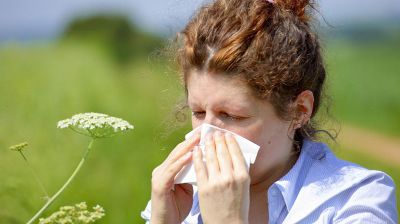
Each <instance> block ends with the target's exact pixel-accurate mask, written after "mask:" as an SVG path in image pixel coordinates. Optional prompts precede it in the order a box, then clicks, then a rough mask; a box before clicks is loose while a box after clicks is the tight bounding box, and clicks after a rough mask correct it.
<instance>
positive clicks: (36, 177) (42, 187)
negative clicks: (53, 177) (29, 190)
mask: <svg viewBox="0 0 400 224" xmlns="http://www.w3.org/2000/svg"><path fill="white" fill-rule="evenodd" d="M19 153H20V154H21V156H22V158H24V160H25V163H26V165H27V166H28V168H29V170H30V171H31V173H32V175H33V177H34V178H35V180H36V182H37V183H38V184H39V186H40V188H41V189H42V191H43V193H44V194H45V196H46V200H48V199H49V198H50V196H49V194H48V193H47V191H46V188H45V187H44V185H43V183H42V181H40V179H39V177H38V175H37V174H36V172H35V170H34V169H33V168H32V166H31V165H30V164H29V162H28V159H27V158H26V157H25V155H24V153H23V152H22V150H21V151H19Z"/></svg>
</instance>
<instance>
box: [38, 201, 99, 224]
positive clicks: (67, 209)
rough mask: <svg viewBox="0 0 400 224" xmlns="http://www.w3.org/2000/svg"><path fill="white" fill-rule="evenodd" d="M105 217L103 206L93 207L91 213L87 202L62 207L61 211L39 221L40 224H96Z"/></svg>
mask: <svg viewBox="0 0 400 224" xmlns="http://www.w3.org/2000/svg"><path fill="white" fill-rule="evenodd" d="M104 215H105V213H104V209H103V208H102V207H101V206H99V205H96V206H95V207H93V211H89V210H87V205H86V202H81V203H78V204H76V205H74V206H64V207H61V208H60V210H59V211H57V212H54V213H53V214H51V215H50V216H49V217H47V218H41V219H39V224H63V223H65V224H76V223H94V222H96V221H97V220H99V219H101V218H103V216H104Z"/></svg>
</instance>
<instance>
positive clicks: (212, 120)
mask: <svg viewBox="0 0 400 224" xmlns="http://www.w3.org/2000/svg"><path fill="white" fill-rule="evenodd" d="M203 123H207V124H211V125H214V126H217V127H221V128H222V124H221V121H220V120H219V119H218V118H217V117H216V116H215V114H213V113H212V112H206V117H205V118H204V121H203Z"/></svg>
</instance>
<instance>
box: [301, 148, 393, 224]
mask: <svg viewBox="0 0 400 224" xmlns="http://www.w3.org/2000/svg"><path fill="white" fill-rule="evenodd" d="M307 144H308V147H307V148H305V150H307V151H306V152H304V153H306V154H307V155H305V157H306V158H305V159H304V164H303V167H304V169H305V170H306V172H307V174H306V175H305V178H304V182H303V183H302V187H301V189H300V191H299V193H298V196H297V199H296V201H300V202H301V203H297V204H298V205H297V206H301V207H303V208H301V209H300V210H303V211H302V212H303V214H305V213H308V214H310V213H312V212H315V211H319V212H322V210H323V209H325V208H330V209H331V210H332V213H331V219H332V221H335V222H351V221H350V220H361V219H362V217H364V218H365V219H366V220H370V221H372V220H380V223H382V222H384V223H397V208H396V199H395V184H394V182H393V180H392V178H391V177H390V176H388V175H387V174H386V173H384V172H381V171H377V170H369V169H366V168H364V167H362V166H360V165H357V164H354V163H351V162H348V161H344V160H341V159H339V158H337V157H336V156H335V155H334V154H333V153H332V152H331V150H330V149H329V147H328V146H327V145H326V144H324V143H319V142H309V143H307ZM295 204H296V203H295ZM364 223H368V222H364Z"/></svg>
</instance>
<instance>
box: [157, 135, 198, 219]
mask: <svg viewBox="0 0 400 224" xmlns="http://www.w3.org/2000/svg"><path fill="white" fill-rule="evenodd" d="M199 139H200V134H199V133H195V134H194V135H193V136H192V137H191V138H189V139H187V140H186V141H184V142H182V143H180V144H178V145H177V146H176V147H175V148H174V150H172V152H171V153H170V154H169V155H168V157H167V158H166V159H165V161H164V162H163V163H162V164H161V165H159V166H158V167H156V168H155V169H154V170H153V173H152V178H151V220H150V222H151V224H159V223H162V224H167V223H171V224H177V223H181V222H182V221H183V220H184V219H185V218H186V216H187V215H188V214H189V212H190V210H191V208H192V203H193V187H192V185H190V184H179V185H175V186H174V178H175V176H176V175H177V174H178V172H179V171H180V170H181V169H182V168H183V166H185V165H186V164H187V163H188V162H190V161H191V158H192V152H191V150H192V149H193V148H194V146H195V145H197V144H198V143H199ZM173 188H175V189H174V190H173Z"/></svg>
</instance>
